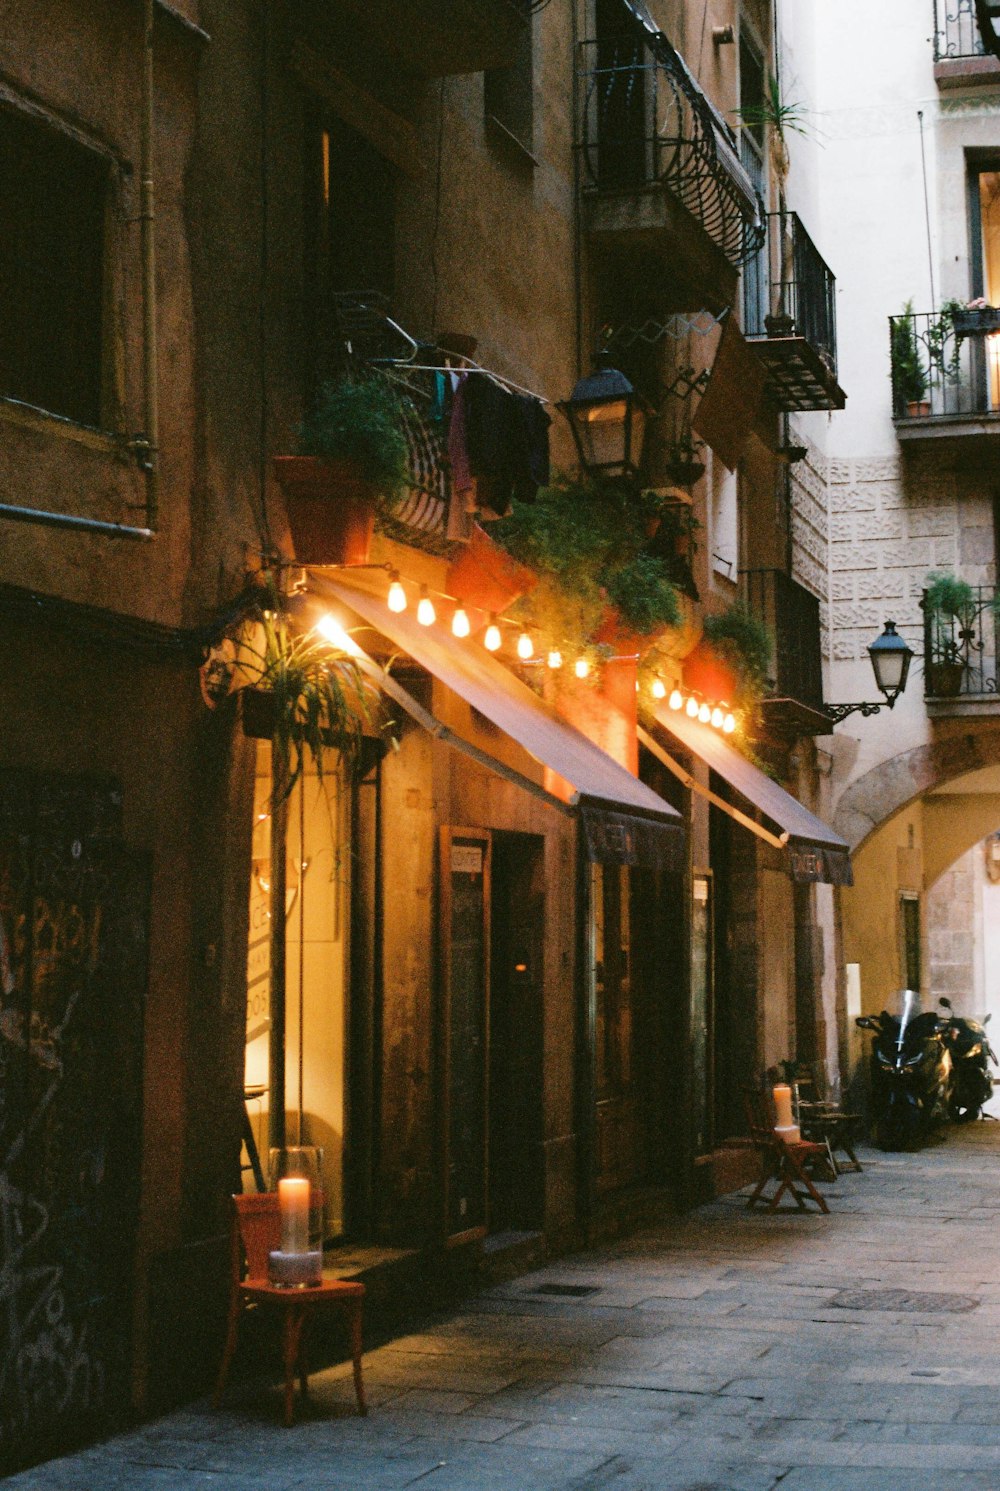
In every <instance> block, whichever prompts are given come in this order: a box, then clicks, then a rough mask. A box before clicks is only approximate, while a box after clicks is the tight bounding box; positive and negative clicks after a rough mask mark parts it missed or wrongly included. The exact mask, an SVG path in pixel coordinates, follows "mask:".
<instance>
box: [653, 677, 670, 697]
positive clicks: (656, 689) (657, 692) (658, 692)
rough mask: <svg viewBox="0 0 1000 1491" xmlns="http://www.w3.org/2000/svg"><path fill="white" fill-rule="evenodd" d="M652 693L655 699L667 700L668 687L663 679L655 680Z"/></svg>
mask: <svg viewBox="0 0 1000 1491" xmlns="http://www.w3.org/2000/svg"><path fill="white" fill-rule="evenodd" d="M652 693H653V698H654V699H665V698H666V697H667V686H666V684H665V683H664V682H663V679H662V678H654V679H653V689H652Z"/></svg>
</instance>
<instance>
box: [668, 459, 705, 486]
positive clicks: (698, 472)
mask: <svg viewBox="0 0 1000 1491" xmlns="http://www.w3.org/2000/svg"><path fill="white" fill-rule="evenodd" d="M663 470H664V472H665V474H666V476H667V479H668V481H670V482H671V483H673V485H674V486H678V487H693V486H694V484H695V482H696V481H700V480H701V478H702V477H703V476H704V475H705V463H704V461H685V460H674V461H665V462H664V464H663Z"/></svg>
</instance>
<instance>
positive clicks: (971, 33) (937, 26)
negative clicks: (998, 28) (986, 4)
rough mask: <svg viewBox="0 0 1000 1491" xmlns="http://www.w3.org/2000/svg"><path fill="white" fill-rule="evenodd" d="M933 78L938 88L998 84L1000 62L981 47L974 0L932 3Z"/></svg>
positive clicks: (938, 0)
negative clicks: (973, 84)
mask: <svg viewBox="0 0 1000 1491" xmlns="http://www.w3.org/2000/svg"><path fill="white" fill-rule="evenodd" d="M934 77H935V78H936V80H937V84H938V87H939V88H959V87H967V86H968V85H969V84H972V83H993V82H997V81H1000V61H998V60H997V58H996V57H991V56H990V55H989V53H988V52H987V51H986V48H985V47H984V46H983V38H982V36H981V34H980V31H979V23H978V21H977V19H976V0H934Z"/></svg>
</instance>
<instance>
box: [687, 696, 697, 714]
mask: <svg viewBox="0 0 1000 1491" xmlns="http://www.w3.org/2000/svg"><path fill="white" fill-rule="evenodd" d="M685 708H686V709H687V712H688V714H689V715H690V716H691V718H692V719H693V720H696V719H697V718H698V700H697V699H696V698H695V697H694V695H693V694H692V696H691V698H690V699H689V700H688V701H687V704H686V706H685Z"/></svg>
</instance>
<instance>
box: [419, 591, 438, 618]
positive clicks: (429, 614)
mask: <svg viewBox="0 0 1000 1491" xmlns="http://www.w3.org/2000/svg"><path fill="white" fill-rule="evenodd" d="M417 620H418V621H419V622H420V625H421V626H433V625H434V623H435V621H437V612H436V611H435V609H434V602H433V601H432V600H431V598H430V596H429V595H428V594H427V586H426V585H421V587H420V601H419V604H418V605H417Z"/></svg>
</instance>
